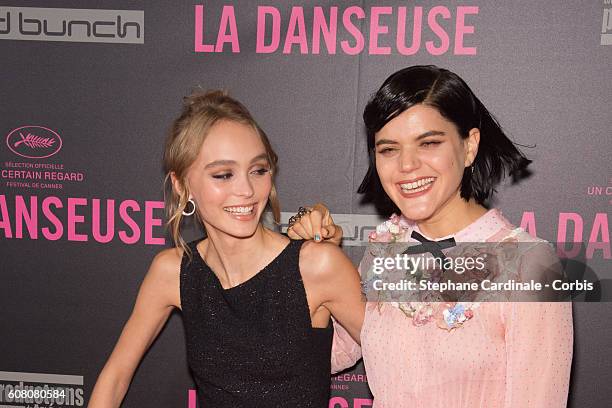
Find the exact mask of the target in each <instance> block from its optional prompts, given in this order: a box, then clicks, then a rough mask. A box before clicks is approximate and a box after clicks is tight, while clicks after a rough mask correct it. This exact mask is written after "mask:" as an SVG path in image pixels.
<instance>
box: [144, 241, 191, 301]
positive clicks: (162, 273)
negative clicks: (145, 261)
mask: <svg viewBox="0 0 612 408" xmlns="http://www.w3.org/2000/svg"><path fill="white" fill-rule="evenodd" d="M182 257H183V250H182V249H180V248H167V249H164V250H162V251H160V252H158V253H157V255H155V257H154V258H153V261H151V266H150V267H149V271H148V272H147V276H146V277H145V281H144V282H143V285H144V284H148V285H150V286H151V288H152V289H154V290H155V291H156V292H158V294H159V295H160V296H161V297H162V298H163V299H165V300H166V301H167V302H168V304H169V305H172V306H176V307H180V294H179V287H180V272H181V260H182Z"/></svg>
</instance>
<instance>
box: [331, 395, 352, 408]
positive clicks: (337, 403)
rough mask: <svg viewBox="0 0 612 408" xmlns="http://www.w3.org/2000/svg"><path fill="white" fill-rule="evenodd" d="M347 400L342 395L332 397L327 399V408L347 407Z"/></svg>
mask: <svg viewBox="0 0 612 408" xmlns="http://www.w3.org/2000/svg"><path fill="white" fill-rule="evenodd" d="M348 406H349V405H348V402H347V401H346V400H345V399H344V398H342V397H333V398H331V399H330V400H329V408H338V407H339V408H348Z"/></svg>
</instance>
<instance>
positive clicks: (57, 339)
mask: <svg viewBox="0 0 612 408" xmlns="http://www.w3.org/2000/svg"><path fill="white" fill-rule="evenodd" d="M199 4H204V7H205V17H204V27H205V32H204V38H205V40H206V42H214V41H212V40H211V39H214V38H216V35H217V29H218V21H219V16H220V14H221V8H222V6H223V4H226V3H224V2H217V1H206V2H204V3H199ZM227 4H230V3H227ZM231 4H233V5H234V9H235V12H236V20H237V28H238V33H239V39H240V53H232V52H230V46H229V44H226V45H225V48H224V50H225V51H224V52H222V53H196V52H194V17H195V10H194V2H176V1H156V2H145V1H111V0H109V1H104V2H96V1H59V0H58V1H41V0H38V1H13V2H5V1H2V2H0V7H3V6H13V7H58V8H89V9H109V10H144V27H143V30H144V43H143V44H120V43H91V42H57V41H54V42H51V41H17V40H4V39H2V40H0V55H1V60H0V61H1V63H0V81H1V82H0V92H1V95H0V133H1V134H2V135H3V137H6V135H8V134H9V133H10V132H11V131H12V130H13V129H16V128H18V127H21V126H26V125H29V126H34V125H37V126H45V127H47V128H50V129H52V130H54V131H56V132H57V133H58V134H59V135H60V136H61V138H62V140H63V146H62V149H61V151H60V152H58V153H57V154H56V155H54V156H52V157H49V158H46V159H28V158H23V157H20V156H17V155H15V154H14V153H13V152H12V151H11V150H9V149H8V148H7V145H6V143H5V142H4V139H3V144H2V146H1V147H0V159H1V164H0V166H1V169H0V170H8V169H9V168H10V166H9V165H8V164H7V162H19V163H55V164H63V165H64V169H65V171H76V172H82V173H83V174H84V175H85V179H84V180H83V181H82V182H75V181H65V182H63V183H61V184H62V188H61V189H49V188H34V187H14V186H11V185H9V184H7V182H9V181H18V180H16V179H9V178H8V176H6V173H3V175H2V180H1V181H2V185H1V187H0V188H1V191H0V197H1V198H4V200H5V201H6V204H7V205H6V206H7V207H8V218H9V220H10V224H11V228H12V233H13V237H12V238H7V234H6V230H3V229H0V250H1V258H0V279H1V284H0V306H1V312H0V316H2V317H1V318H0V322H1V324H0V327H2V328H1V333H2V335H0V372H1V373H4V374H1V373H0V384H5V385H7V384H15V381H11V380H10V378H13V379H14V378H17V377H19V375H22V376H23V375H24V374H19V373H46V374H62V375H73V376H77V377H82V382H83V384H82V386H80V387H81V388H82V390H83V399H82V402H81V404H80V405H86V403H87V399H88V397H89V394H90V393H91V390H92V388H93V385H94V383H95V380H96V378H97V375H98V373H99V371H100V369H101V368H102V366H103V364H104V362H105V361H106V359H107V358H108V356H109V353H110V352H111V350H112V347H113V346H114V344H115V342H116V340H117V338H118V335H119V334H120V331H121V328H122V326H123V324H124V323H125V321H126V319H127V318H128V316H129V314H130V312H131V308H132V306H133V302H134V300H135V296H136V293H137V290H138V287H139V285H140V283H141V281H142V278H143V276H144V274H145V273H146V271H147V268H148V265H149V263H150V261H151V259H152V258H153V256H154V255H155V253H157V252H158V251H159V250H160V249H161V248H162V247H163V246H160V245H150V244H146V243H145V241H144V238H143V237H141V239H140V240H139V241H138V242H137V243H136V244H132V245H128V244H125V243H124V242H122V241H121V240H120V239H119V238H118V237H117V235H116V234H115V237H114V238H113V239H112V240H111V241H110V242H109V243H106V244H101V243H98V242H95V241H94V240H93V239H92V238H91V219H92V217H91V208H92V205H91V200H92V199H94V198H99V199H101V200H103V203H104V204H103V206H102V208H103V213H104V212H105V209H106V204H105V203H106V201H105V200H107V199H114V200H116V203H117V205H118V204H119V203H120V202H121V201H123V200H135V201H136V202H138V203H139V205H140V207H141V211H138V212H135V213H134V219H135V220H136V223H137V224H138V225H139V226H140V228H141V229H142V228H143V226H144V218H145V217H144V215H143V212H144V205H145V204H144V203H145V201H160V200H162V193H161V182H162V179H163V173H162V169H161V153H162V149H163V140H164V137H165V132H166V130H167V129H168V127H169V124H170V123H171V121H172V120H173V118H174V117H175V116H176V115H177V113H178V112H179V109H180V103H181V98H182V96H184V95H186V94H187V93H188V92H189V91H190V89H192V88H193V87H194V86H201V87H202V88H205V89H207V88H225V89H228V90H229V91H230V92H231V94H232V95H233V96H235V97H237V98H238V99H239V100H241V101H243V102H244V103H245V104H246V105H247V106H248V107H249V109H250V110H251V112H252V113H253V115H254V116H255V118H256V119H257V120H258V121H259V123H260V124H261V126H262V127H263V128H264V129H265V130H266V132H267V133H268V135H269V137H270V139H271V142H272V144H273V146H274V148H275V149H276V151H277V153H278V155H279V157H280V173H279V175H278V179H277V187H278V190H279V192H280V201H281V204H282V209H283V211H284V212H287V213H292V212H294V211H295V210H296V209H297V207H298V206H300V205H303V204H309V203H313V202H316V201H323V202H325V203H327V204H328V205H329V207H330V208H331V210H332V212H334V213H338V214H345V215H346V216H345V218H347V217H348V218H347V219H349V220H350V219H351V216H350V215H351V214H374V213H375V209H374V208H373V207H372V206H371V205H365V204H362V203H361V197H360V196H359V195H358V194H356V190H357V187H358V185H359V183H360V181H361V178H362V177H363V175H364V174H365V170H366V168H367V155H366V152H365V134H364V129H363V125H362V120H361V112H362V111H363V107H364V105H365V103H366V101H367V99H368V97H369V95H370V94H371V93H372V92H374V91H375V90H376V89H377V88H378V86H380V84H381V83H382V81H383V80H384V79H385V78H386V77H387V76H388V75H389V74H391V73H392V72H394V71H396V70H397V69H399V68H402V67H405V66H408V65H414V64H436V65H439V66H443V67H448V68H450V69H451V70H453V71H455V72H457V73H458V74H459V75H461V76H462V77H463V78H464V79H465V80H466V81H467V82H468V84H470V86H471V87H472V89H473V90H474V91H475V93H476V94H477V95H478V96H479V97H480V99H481V100H482V101H483V102H484V104H485V105H486V106H487V107H488V108H489V109H490V110H491V111H492V112H493V113H494V114H495V115H496V116H497V117H498V119H499V120H500V122H501V124H502V125H503V126H504V127H505V129H506V130H507V131H508V133H509V134H510V135H511V136H512V137H513V139H514V140H515V141H517V142H519V143H522V144H525V145H534V146H535V147H533V148H526V149H524V150H525V152H526V153H527V155H528V156H529V157H530V158H532V159H533V160H534V163H533V170H534V174H533V176H532V177H531V178H529V179H528V180H526V181H525V182H523V183H521V184H518V185H504V186H503V187H502V188H500V191H499V194H498V195H497V199H496V201H495V202H494V203H493V204H495V205H497V206H499V207H501V208H502V209H503V211H504V214H505V215H506V216H507V217H508V218H509V219H510V220H512V221H513V222H515V223H517V224H520V221H521V217H522V215H523V213H524V212H533V213H534V215H535V219H536V223H537V232H538V235H539V236H541V237H542V238H546V239H549V240H553V241H554V240H556V239H557V233H558V230H559V225H558V219H559V214H560V213H575V214H577V215H578V216H580V217H581V219H582V220H583V222H584V232H583V237H581V238H580V239H579V240H588V237H589V234H590V233H591V229H592V228H593V226H594V224H595V219H596V215H597V214H600V215H599V217H600V218H599V219H600V220H602V219H604V218H605V220H607V219H608V218H609V217H608V215H609V213H610V203H611V197H610V191H611V190H612V189H611V188H610V186H611V185H612V175H611V174H610V164H609V154H610V150H609V149H610V130H609V129H610V116H609V115H610V113H609V112H610V109H609V106H610V105H609V102H610V98H609V96H610V92H611V91H612V85H611V83H612V82H611V81H610V76H609V72H610V64H611V63H612V59H611V58H610V57H611V56H612V46H605V45H600V35H601V34H602V33H605V32H606V30H607V28H606V27H605V24H604V25H602V21H603V19H605V16H606V13H607V12H606V11H605V10H606V9H607V8H611V7H612V6H608V5H605V4H604V1H602V0H593V1H578V2H564V3H560V2H556V1H538V2H533V1H514V2H506V1H496V2H493V1H479V0H475V1H471V2H468V3H464V2H454V1H442V0H440V1H433V2H432V1H419V2H412V1H403V2H399V1H383V0H380V1H362V2H352V3H350V4H349V3H348V2H328V1H317V2H309V1H305V2H299V3H297V2H295V4H293V3H290V2H280V1H269V2H268V1H267V2H261V3H260V2H252V1H237V2H233V3H231ZM258 5H272V6H275V7H277V8H278V9H279V10H280V12H281V15H282V24H281V32H283V31H286V30H287V24H288V21H289V15H290V12H291V6H292V5H299V6H303V7H304V14H305V17H306V29H307V32H308V33H309V35H308V37H310V32H311V30H312V14H313V11H312V10H313V7H314V6H323V7H324V9H325V10H328V8H329V7H330V6H337V7H339V14H340V15H341V13H342V11H343V10H344V9H346V8H347V7H348V6H350V5H357V6H360V7H362V8H363V9H364V10H366V15H368V16H369V15H370V13H369V10H370V8H371V7H372V6H393V10H394V14H393V15H392V16H383V17H381V19H380V21H381V23H384V24H388V25H389V26H390V29H389V32H390V34H389V35H386V36H384V35H383V36H381V37H380V40H379V43H380V44H381V45H392V44H393V42H394V41H393V38H394V36H395V32H396V24H397V23H396V20H395V19H396V18H397V7H398V6H406V7H408V10H409V13H408V14H409V17H408V29H407V32H408V33H411V32H412V26H411V22H412V7H414V6H415V5H417V6H422V7H423V9H424V12H425V15H426V13H427V12H428V10H430V9H431V8H432V7H433V6H440V5H441V6H445V7H448V8H449V10H450V11H451V12H452V15H453V17H454V15H455V12H454V11H455V10H456V7H457V6H459V5H471V6H478V7H479V10H478V14H474V15H469V16H467V17H466V21H467V23H468V24H469V25H473V26H474V33H473V34H468V35H466V37H465V43H466V45H467V46H472V47H476V48H477V54H476V55H455V54H454V53H453V51H452V46H453V44H454V41H453V39H452V35H451V41H450V43H451V49H450V50H449V51H448V52H446V53H444V54H443V55H439V56H433V55H430V54H429V53H428V52H427V51H426V50H425V49H424V48H421V50H420V51H419V52H417V53H416V54H415V55H412V56H403V55H400V54H399V53H397V51H395V48H394V47H392V50H393V52H392V53H391V55H370V54H368V52H367V43H368V25H369V22H370V20H369V17H368V18H367V19H365V20H362V21H361V24H358V25H359V26H360V28H361V29H362V31H363V32H364V35H365V38H366V50H365V51H363V52H361V53H360V54H358V55H346V54H345V53H343V52H342V51H341V49H340V48H339V47H338V52H337V54H335V55H328V53H327V49H326V48H325V46H324V45H322V48H321V54H319V55H313V54H311V53H308V54H306V55H302V54H300V53H299V47H298V46H294V47H293V48H292V52H291V53H290V54H283V53H282V52H281V51H280V50H279V51H277V52H275V53H272V54H258V53H256V52H255V33H256V21H257V6H258ZM2 17H3V15H2V13H1V10H0V18H2ZM354 21H356V20H354ZM440 21H442V20H440ZM441 24H442V25H443V26H445V27H447V28H451V27H454V23H453V22H452V21H451V20H448V21H444V22H442V23H441ZM0 27H2V26H1V24H0ZM423 27H424V29H423V30H424V32H423V41H425V40H431V39H435V38H434V36H433V35H432V33H431V30H429V29H427V25H426V24H424V25H423ZM13 29H15V28H14V27H13ZM408 35H411V34H408ZM350 38H351V37H350V35H349V34H348V33H347V31H346V30H345V29H344V28H343V27H342V24H339V25H338V43H339V42H340V41H341V40H346V39H350ZM283 39H284V35H281V46H280V47H279V48H282V40H283ZM309 45H310V39H309ZM594 187H601V188H602V189H601V194H598V193H597V192H598V191H599V190H597V189H596V188H594ZM606 193H607V194H606ZM17 196H21V197H24V198H25V199H26V202H29V201H28V200H29V199H30V197H32V196H36V197H37V198H38V204H39V206H40V202H41V201H42V200H43V199H44V198H45V197H47V196H56V197H58V198H59V199H60V200H61V201H62V202H63V205H64V208H62V209H59V210H57V211H55V213H56V214H58V218H59V219H60V220H61V222H62V223H63V225H64V229H66V225H67V215H66V214H67V213H66V203H67V200H68V198H69V197H82V198H86V199H87V205H85V206H82V207H78V208H79V210H78V211H77V212H78V213H79V214H82V215H83V216H84V219H85V221H84V222H83V223H82V224H79V225H78V227H77V231H78V232H81V233H84V234H87V235H88V236H89V240H88V241H87V242H76V241H70V240H69V239H68V238H67V235H66V231H64V234H63V236H62V237H61V238H60V239H59V240H56V241H51V240H47V239H45V238H44V237H43V236H42V235H41V233H40V231H39V234H38V238H37V239H33V238H32V237H31V236H30V234H28V232H27V230H26V231H25V232H24V233H23V237H22V238H16V235H15V227H16V219H17V215H16V210H15V207H16V205H15V202H16V201H15V200H16V197H17ZM115 212H116V215H115V221H116V224H117V227H118V228H119V229H121V228H124V229H125V224H123V223H121V222H120V219H119V217H118V215H117V214H118V211H117V210H115ZM154 214H155V216H156V217H161V214H162V212H161V211H160V210H155V212H154ZM601 214H603V215H601ZM0 217H3V215H2V214H1V213H0ZM38 217H39V230H40V228H42V227H43V226H49V222H48V221H45V217H44V215H43V212H42V210H40V209H38ZM102 219H103V220H106V218H105V217H102ZM4 221H5V222H6V220H4ZM103 225H105V224H104V222H103ZM103 230H104V228H103ZM572 231H573V228H572V227H570V228H569V229H568V235H570V236H571V234H570V233H571V232H572ZM601 231H603V232H602V234H603V235H599V236H598V238H597V240H599V241H602V240H605V239H606V236H607V237H608V240H607V248H608V249H607V251H608V252H607V253H606V252H605V251H596V252H595V255H594V257H593V258H594V259H593V262H596V261H599V260H601V265H605V262H604V261H608V260H609V245H610V244H609V235H610V232H609V226H608V224H607V223H606V224H605V225H604V226H603V227H602V230H601ZM197 234H198V232H197V231H195V230H193V229H188V230H187V231H186V236H187V238H194V237H195V236H196V235H197ZM154 235H155V236H159V237H161V236H163V232H162V230H161V228H159V227H154ZM143 236H144V230H143ZM168 245H170V241H169V240H168V239H166V244H165V246H168ZM604 247H605V244H604ZM347 250H348V251H349V252H350V253H351V255H352V256H353V258H354V259H355V260H357V255H356V254H355V249H354V248H350V247H347ZM608 269H609V268H608ZM609 272H610V271H609V270H607V269H606V268H605V266H604V268H603V269H601V268H600V269H599V271H598V273H600V275H601V273H604V274H605V273H608V276H600V277H607V278H610V276H609ZM611 315H612V306H611V305H610V303H592V304H576V305H575V306H574V322H575V354H574V363H573V372H572V382H571V390H570V398H569V399H570V406H572V407H609V406H611V405H612V397H610V395H611V394H612V386H611V384H612V357H611V356H610V350H609V345H610V336H611V335H612V329H611V328H610V327H611V325H610V323H612V317H611ZM5 372H6V373H5ZM7 373H8V374H7ZM11 373H13V374H11ZM14 373H17V374H14ZM353 373H356V374H361V373H363V369H362V368H361V367H358V368H357V369H356V370H355V371H353ZM3 376H4V377H3ZM3 380H4V381H3ZM46 381H47V382H45V381H43V380H41V382H40V383H39V384H41V385H42V384H43V383H47V384H52V383H53V381H59V380H57V379H56V380H53V381H52V380H46ZM334 384H335V386H336V387H339V385H338V384H344V385H346V386H347V387H348V389H344V390H336V391H334V395H336V396H338V397H340V398H339V399H336V400H335V401H336V402H337V404H334V405H330V406H337V407H343V406H350V407H353V406H358V403H356V402H354V399H359V398H369V394H368V391H367V385H366V383H365V382H364V381H362V378H361V377H356V376H355V377H350V376H344V377H341V378H340V379H338V380H337V381H334ZM189 388H193V383H192V380H191V377H190V375H189V372H188V369H187V364H186V361H185V349H184V338H183V328H182V322H181V318H180V314H179V313H173V314H172V316H171V318H170V320H169V322H168V324H167V325H166V327H165V329H164V330H163V331H162V333H161V334H160V336H159V338H158V339H157V340H156V342H155V343H154V344H153V346H152V347H151V349H150V351H149V352H148V353H147V355H146V356H145V358H144V359H143V361H142V364H141V365H140V367H139V369H138V371H137V373H136V375H135V377H134V381H133V383H132V385H131V387H130V390H129V392H128V394H127V396H126V399H125V401H124V404H123V406H125V407H144V406H149V407H157V406H159V407H162V406H164V407H185V406H187V404H188V391H187V390H188V389H189ZM344 400H346V401H347V405H343V403H342V402H341V401H344ZM68 406H70V405H68ZM74 406H79V403H78V402H75V403H74ZM363 406H368V405H363Z"/></svg>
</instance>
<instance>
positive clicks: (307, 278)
mask: <svg viewBox="0 0 612 408" xmlns="http://www.w3.org/2000/svg"><path fill="white" fill-rule="evenodd" d="M276 164H277V156H276V154H275V153H274V151H273V150H272V147H271V145H270V143H269V141H268V139H267V137H266V135H265V133H264V132H263V130H262V129H261V128H260V127H259V126H258V125H257V123H256V122H255V121H254V119H253V118H252V117H251V115H250V114H249V112H248V110H247V109H246V108H245V107H244V106H243V105H242V104H241V103H240V102H238V101H236V100H235V99H233V98H231V97H229V96H228V95H226V94H225V93H223V92H220V91H215V92H209V93H194V94H192V95H190V96H189V97H187V98H185V102H184V107H183V112H182V114H181V115H180V116H179V117H178V118H177V119H176V121H175V122H174V124H173V126H172V129H171V132H170V134H169V137H168V139H167V143H166V148H165V153H164V165H165V170H166V174H167V177H166V181H167V182H168V186H169V187H170V185H171V191H170V194H168V197H167V203H166V204H167V210H168V215H169V221H168V226H169V227H170V229H171V231H172V236H173V238H174V241H175V243H176V247H175V248H171V249H166V250H163V251H161V252H160V253H159V254H158V255H157V256H156V257H155V259H153V262H152V263H151V266H150V268H149V271H148V273H147V275H146V277H145V279H144V281H143V283H142V286H141V288H140V291H139V294H138V297H137V299H136V304H135V306H134V310H133V312H132V315H131V316H130V318H129V320H128V322H127V323H126V325H125V327H124V329H123V332H122V333H121V336H120V338H119V340H118V342H117V345H116V346H115V349H114V350H113V352H112V354H111V356H110V358H109V359H108V361H107V363H106V365H105V366H104V368H103V370H102V372H101V373H100V376H99V378H98V381H97V383H96V385H95V388H94V391H93V394H92V396H91V400H90V403H89V407H90V408H110V407H119V406H120V404H121V401H122V400H123V398H124V396H125V394H126V392H127V389H128V386H129V384H130V381H131V379H132V376H133V375H134V371H135V369H136V367H137V366H138V363H139V361H140V359H141V358H142V356H143V354H144V353H145V351H146V350H147V348H148V347H149V346H150V345H151V343H152V342H153V340H154V339H155V337H156V336H157V335H158V333H159V331H160V330H161V328H162V327H163V326H164V323H165V322H166V320H167V318H168V316H169V314H170V312H171V310H172V309H173V308H179V309H181V311H182V315H183V321H184V325H185V333H186V343H187V360H188V362H189V366H190V368H191V370H192V372H193V375H194V379H195V382H196V385H197V392H198V402H199V404H200V406H202V407H205V406H206V407H215V408H223V407H228V408H229V407H232V408H236V407H264V406H265V407H271V406H300V407H319V408H323V407H327V404H328V399H329V391H330V353H331V347H332V338H333V328H332V325H331V324H330V315H333V316H334V318H335V319H336V320H337V321H339V322H340V323H341V324H342V325H343V326H344V327H345V328H346V330H347V331H348V333H349V334H350V336H352V338H353V339H355V340H357V341H358V340H359V332H360V329H361V324H362V319H363V313H364V303H363V302H362V299H361V291H360V283H359V276H358V274H357V271H356V270H355V268H354V267H353V265H352V263H351V262H350V260H349V259H347V258H346V256H345V255H344V254H343V253H342V251H341V250H340V249H338V247H337V246H336V245H333V244H324V245H316V244H313V245H311V244H310V243H308V242H306V243H302V242H300V241H290V240H289V239H288V238H287V237H286V236H283V235H281V234H279V233H276V232H274V231H272V230H270V229H268V228H266V227H264V226H263V224H262V222H261V216H262V213H263V212H264V209H265V208H266V207H267V206H270V207H271V209H272V212H273V213H274V216H275V219H276V221H278V219H279V214H280V211H279V204H278V201H277V198H276V190H275V187H274V183H273V179H274V175H275V174H276V170H277V168H276ZM169 189H170V188H169ZM191 216H193V217H196V219H197V220H198V221H199V222H200V223H201V224H202V225H203V226H204V228H205V231H206V237H205V238H201V239H198V240H195V241H192V242H189V243H186V242H185V241H184V240H183V239H182V238H181V235H180V225H181V221H182V219H183V218H184V217H191Z"/></svg>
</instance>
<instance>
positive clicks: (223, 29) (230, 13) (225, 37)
mask: <svg viewBox="0 0 612 408" xmlns="http://www.w3.org/2000/svg"><path fill="white" fill-rule="evenodd" d="M228 29H229V34H228V33H227V30H228ZM226 42H228V43H230V44H232V52H234V53H236V52H240V44H239V42H238V29H237V27H236V15H235V14H234V6H223V12H222V14H221V24H220V27H219V33H218V34H217V46H216V48H215V52H223V45H224V44H225V43H226Z"/></svg>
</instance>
